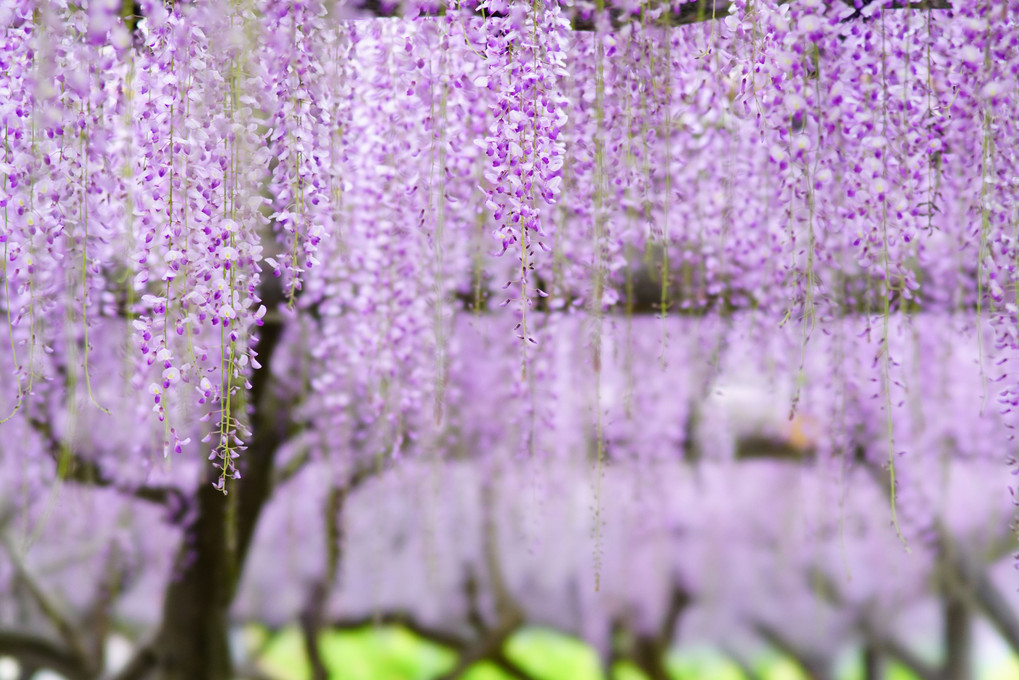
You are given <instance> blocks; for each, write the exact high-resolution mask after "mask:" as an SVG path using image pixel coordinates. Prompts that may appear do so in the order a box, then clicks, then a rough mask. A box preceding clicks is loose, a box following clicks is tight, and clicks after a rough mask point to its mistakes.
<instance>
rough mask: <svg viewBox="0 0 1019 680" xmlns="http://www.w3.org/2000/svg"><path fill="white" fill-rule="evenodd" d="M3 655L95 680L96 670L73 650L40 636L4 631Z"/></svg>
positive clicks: (0, 633)
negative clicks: (93, 670) (83, 661)
mask: <svg viewBox="0 0 1019 680" xmlns="http://www.w3.org/2000/svg"><path fill="white" fill-rule="evenodd" d="M0 656H10V657H13V658H14V659H15V660H17V662H18V663H19V664H21V665H23V666H33V667H36V668H45V669H47V670H51V671H53V672H55V673H59V674H61V675H63V676H65V677H67V678H68V679H69V680H91V678H92V677H93V673H92V670H91V669H90V668H89V667H88V666H87V664H83V663H82V659H81V658H80V657H79V656H78V655H77V654H75V653H73V652H71V651H70V650H68V649H66V648H65V647H62V646H61V645H58V644H56V643H54V642H51V641H49V640H46V639H44V638H42V637H39V636H37V635H31V634H28V633H22V632H18V631H11V630H0Z"/></svg>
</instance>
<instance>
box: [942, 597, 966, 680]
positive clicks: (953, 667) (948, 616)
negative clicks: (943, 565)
mask: <svg viewBox="0 0 1019 680" xmlns="http://www.w3.org/2000/svg"><path fill="white" fill-rule="evenodd" d="M944 612H945V639H944V646H945V672H944V677H945V680H969V678H970V662H971V656H972V654H971V647H972V645H971V642H972V626H971V622H970V618H971V617H970V611H969V607H968V606H967V605H966V602H965V601H963V599H962V598H961V597H957V596H956V595H954V594H951V593H946V594H945V596H944Z"/></svg>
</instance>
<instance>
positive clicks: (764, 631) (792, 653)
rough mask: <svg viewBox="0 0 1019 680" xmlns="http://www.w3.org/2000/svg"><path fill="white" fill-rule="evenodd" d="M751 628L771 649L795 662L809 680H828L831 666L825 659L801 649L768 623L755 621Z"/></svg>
mask: <svg viewBox="0 0 1019 680" xmlns="http://www.w3.org/2000/svg"><path fill="white" fill-rule="evenodd" d="M753 626H754V630H755V631H756V632H757V634H758V635H760V636H761V637H762V638H764V639H765V640H766V641H767V642H768V644H770V645H771V646H772V647H774V648H775V649H777V650H778V651H780V652H782V653H783V654H785V655H786V656H788V657H789V658H790V659H792V660H793V661H795V662H796V663H797V665H799V667H800V668H801V669H803V671H804V673H806V674H807V677H809V678H811V680H829V679H830V678H831V669H830V666H831V664H830V663H829V662H828V660H827V659H824V658H822V657H820V656H818V655H816V654H813V653H811V652H809V651H808V650H806V649H803V648H802V647H801V646H800V645H799V644H797V643H796V642H794V641H793V640H791V639H790V638H789V637H788V636H787V635H785V633H783V632H782V631H780V630H779V629H778V628H777V627H775V626H773V625H771V624H769V623H766V622H764V621H756V622H754V624H753Z"/></svg>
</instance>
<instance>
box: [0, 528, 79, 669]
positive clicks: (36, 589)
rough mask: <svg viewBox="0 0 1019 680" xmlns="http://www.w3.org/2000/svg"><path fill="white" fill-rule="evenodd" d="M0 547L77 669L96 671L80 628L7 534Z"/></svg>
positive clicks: (0, 540)
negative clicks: (32, 570) (51, 594)
mask: <svg viewBox="0 0 1019 680" xmlns="http://www.w3.org/2000/svg"><path fill="white" fill-rule="evenodd" d="M0 545H2V546H3V548H4V549H5V550H6V551H7V554H8V556H9V557H10V559H11V564H12V565H13V566H14V571H15V573H17V575H18V579H19V580H20V581H21V582H22V583H23V584H24V585H25V588H26V589H27V590H28V593H29V594H30V595H31V596H32V599H33V600H34V601H35V603H36V605H38V607H39V610H40V611H41V612H42V614H43V615H44V616H45V617H46V618H47V619H48V620H49V622H50V623H52V624H53V627H54V628H55V629H56V631H57V633H58V634H59V635H60V637H61V639H62V640H63V641H64V643H65V644H66V645H67V655H68V656H69V657H70V658H73V659H74V660H75V663H76V665H77V667H79V668H80V669H82V671H83V672H89V671H91V670H94V668H95V667H96V663H95V661H96V660H95V659H93V658H92V657H91V655H90V654H89V653H88V646H87V645H86V644H85V640H84V639H83V638H82V636H81V633H80V631H79V630H78V627H77V626H76V625H75V624H74V623H73V622H72V621H71V619H70V618H69V617H68V616H67V615H66V614H64V612H62V611H61V608H60V606H59V605H58V604H57V603H56V602H54V601H53V600H52V599H51V598H50V596H49V595H48V594H47V593H46V590H45V589H44V588H43V586H42V585H41V584H39V582H38V581H36V580H35V577H34V576H33V575H32V573H31V572H30V571H29V570H28V569H27V568H26V567H25V564H24V562H22V560H21V556H20V555H18V553H17V551H16V550H15V549H14V547H13V546H12V545H11V544H10V541H9V539H8V538H7V535H6V534H2V533H0Z"/></svg>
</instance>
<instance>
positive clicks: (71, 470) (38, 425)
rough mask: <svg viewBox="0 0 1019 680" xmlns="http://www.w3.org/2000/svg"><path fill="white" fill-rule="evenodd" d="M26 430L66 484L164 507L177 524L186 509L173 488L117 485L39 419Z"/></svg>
mask: <svg viewBox="0 0 1019 680" xmlns="http://www.w3.org/2000/svg"><path fill="white" fill-rule="evenodd" d="M27 420H28V424H29V427H31V428H32V430H33V431H34V432H35V433H36V434H38V435H39V436H40V437H42V438H43V441H44V442H45V444H46V447H45V448H46V451H47V453H48V454H49V457H50V458H51V459H53V463H54V464H55V465H56V468H57V475H58V476H59V477H60V479H62V480H63V481H65V482H73V483H75V484H84V485H90V486H97V487H102V488H112V489H116V490H118V491H120V492H122V493H124V494H125V495H128V496H132V497H134V498H137V499H139V500H143V501H148V502H150V503H155V504H157V505H164V506H166V508H167V510H168V512H169V516H168V519H169V521H171V522H179V521H180V520H181V519H182V518H183V516H184V514H185V513H186V512H187V510H188V507H189V501H188V499H187V497H186V496H185V495H184V493H183V492H181V490H180V489H176V488H174V487H172V486H149V485H141V486H130V485H126V484H123V483H122V482H119V481H118V480H116V479H114V478H113V477H111V476H110V475H108V474H107V473H106V471H105V470H103V469H102V467H101V466H100V465H99V464H98V463H96V462H95V461H94V460H89V459H88V458H85V457H83V456H81V455H80V454H78V453H76V452H74V451H72V450H71V448H70V445H69V444H67V443H65V442H62V441H60V438H59V437H58V436H57V435H56V433H55V432H54V431H53V426H52V425H51V424H50V423H49V422H48V421H45V420H43V419H41V418H38V417H34V416H33V417H29V418H28V419H27Z"/></svg>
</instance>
